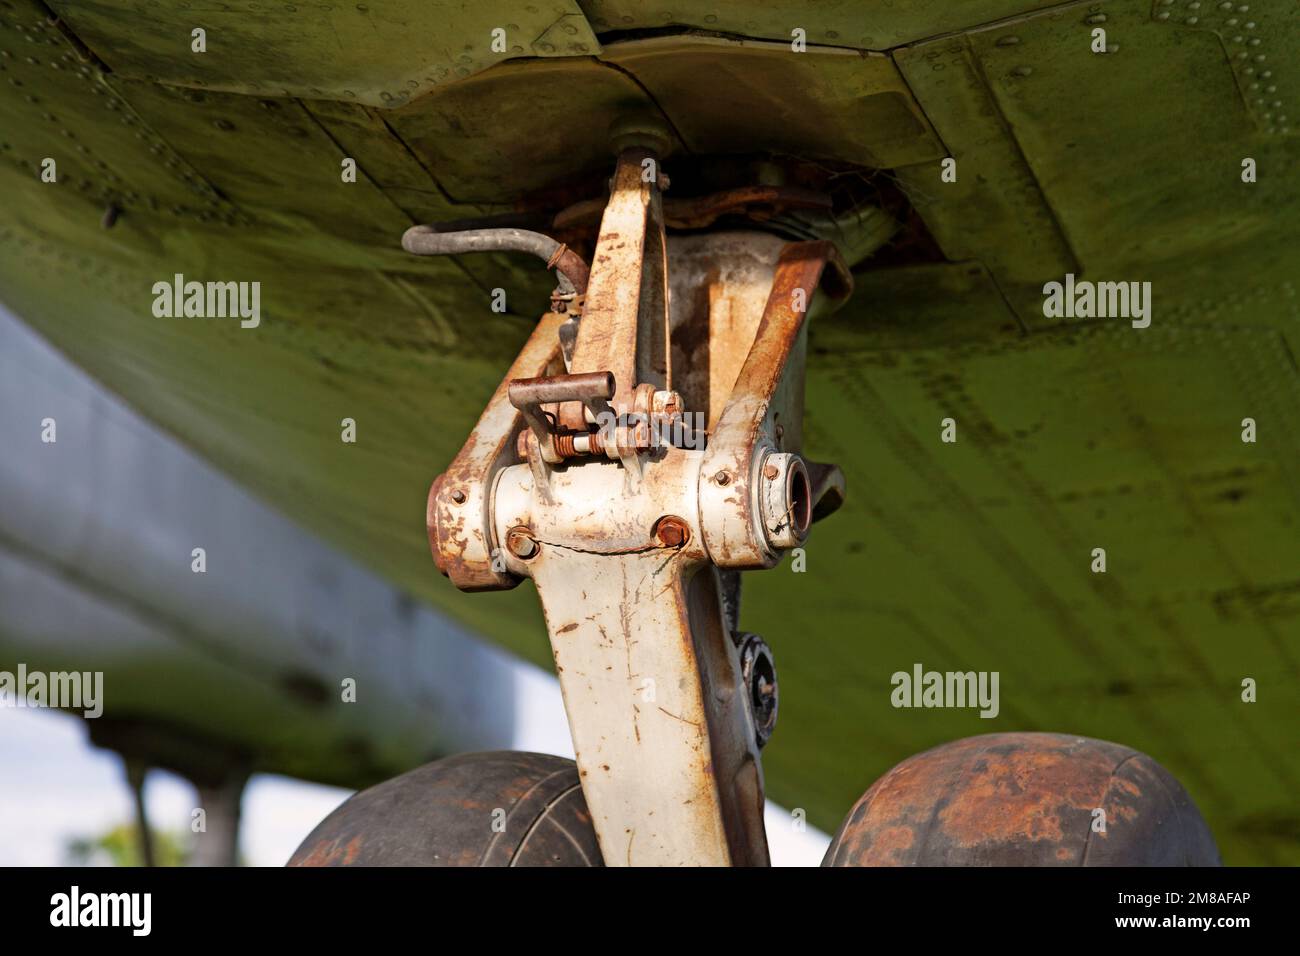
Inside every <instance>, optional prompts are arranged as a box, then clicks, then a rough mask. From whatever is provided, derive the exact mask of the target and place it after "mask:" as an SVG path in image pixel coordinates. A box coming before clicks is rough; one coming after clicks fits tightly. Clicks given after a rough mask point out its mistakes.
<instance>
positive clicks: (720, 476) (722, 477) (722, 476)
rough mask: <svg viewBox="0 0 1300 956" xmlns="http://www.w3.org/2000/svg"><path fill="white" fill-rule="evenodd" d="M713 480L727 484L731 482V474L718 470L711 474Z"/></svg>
mask: <svg viewBox="0 0 1300 956" xmlns="http://www.w3.org/2000/svg"><path fill="white" fill-rule="evenodd" d="M713 480H714V481H716V482H717V483H718V484H720V485H729V484H731V475H729V474H728V473H727V472H725V471H720V472H718V473H717V474H716V475H714V476H713Z"/></svg>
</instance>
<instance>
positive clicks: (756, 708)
mask: <svg viewBox="0 0 1300 956" xmlns="http://www.w3.org/2000/svg"><path fill="white" fill-rule="evenodd" d="M733 639H734V640H736V642H737V644H738V645H739V647H740V680H741V686H742V687H744V688H745V690H746V698H745V702H746V704H747V706H748V707H749V714H750V717H751V718H752V719H753V721H754V739H755V741H756V742H757V744H758V746H759V747H760V748H761V747H764V746H766V745H767V742H768V741H769V740H770V739H772V732H773V731H774V730H776V713H777V704H778V697H777V683H776V663H775V661H774V660H773V659H772V649H771V648H770V647H768V646H767V642H766V641H764V640H763V639H762V638H761V637H759V636H758V635H757V634H736V635H733Z"/></svg>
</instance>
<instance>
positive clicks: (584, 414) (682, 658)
mask: <svg viewBox="0 0 1300 956" xmlns="http://www.w3.org/2000/svg"><path fill="white" fill-rule="evenodd" d="M635 132H636V131H635V130H634V131H633V133H632V134H629V135H625V136H623V137H621V146H622V151H621V153H620V154H619V158H618V163H617V167H616V170H615V173H614V177H613V179H612V180H611V183H610V198H609V202H608V204H607V205H606V207H605V211H604V215H603V218H602V220H601V223H600V229H599V239H598V242H597V244H596V247H595V254H594V257H593V262H592V266H591V268H590V270H588V269H587V267H586V263H584V262H582V261H581V260H580V259H578V258H577V257H576V256H575V255H574V254H573V252H572V251H571V250H568V249H567V248H566V247H564V246H562V245H560V244H558V243H555V242H554V240H550V239H548V238H547V237H545V236H540V235H539V234H535V233H528V234H526V235H523V236H522V238H521V236H520V235H514V234H513V233H518V232H520V231H519V230H513V231H511V230H481V232H484V233H486V232H491V233H492V236H490V237H487V238H484V237H483V236H478V237H474V239H473V241H470V239H469V238H466V237H460V238H457V234H455V233H452V234H445V233H438V232H437V231H436V230H434V229H432V228H431V227H416V228H415V229H414V230H412V232H411V233H408V237H407V240H406V241H405V242H404V244H405V245H406V247H407V249H408V250H409V251H412V252H416V253H420V254H440V253H445V252H457V251H473V249H475V248H478V247H480V246H482V247H484V248H487V247H491V248H520V249H526V250H527V251H531V252H534V253H536V254H538V255H541V256H544V257H545V258H546V259H547V262H548V265H550V266H552V267H555V268H557V269H558V270H559V271H560V272H561V282H560V288H559V289H557V292H556V295H555V296H554V297H553V299H552V310H551V311H550V312H548V313H547V314H546V315H544V316H543V317H542V318H541V320H540V321H539V322H538V324H537V327H536V328H535V330H534V331H533V333H532V335H531V337H530V338H529V339H528V341H527V342H526V343H525V345H524V347H523V349H522V350H521V352H520V353H519V356H518V358H516V360H515V362H514V364H513V365H512V366H511V368H510V370H509V372H508V373H507V375H506V377H505V379H504V380H503V381H502V383H501V385H500V387H499V388H498V389H497V391H496V393H495V394H494V395H493V397H492V399H491V400H490V401H489V403H488V405H487V407H486V409H485V410H484V412H483V414H482V416H481V417H480V418H479V421H478V424H477V426H476V427H475V429H474V432H473V434H472V435H471V436H470V438H469V440H468V441H467V442H466V444H465V446H464V447H463V448H462V449H461V451H460V453H459V454H458V455H457V456H456V458H455V459H454V460H453V461H452V463H451V465H450V466H449V467H448V469H447V471H446V472H445V473H444V474H442V475H440V476H438V478H437V479H436V480H435V481H434V483H433V486H432V488H431V490H430V493H429V500H428V513H427V525H428V533H429V542H430V545H431V547H432V550H433V554H434V558H435V561H436V563H437V566H438V568H439V570H440V571H441V572H442V573H443V574H444V575H446V576H447V577H449V578H450V579H451V580H452V582H453V583H454V584H456V585H457V586H458V587H459V588H461V589H462V590H466V591H478V590H497V589H506V588H512V587H514V586H516V585H517V584H518V583H519V582H520V581H521V580H523V578H525V577H529V578H532V580H533V583H534V584H535V585H536V587H537V591H538V595H539V597H540V598H541V601H542V605H543V610H544V612H545V617H546V624H547V630H548V632H549V635H550V641H551V648H552V651H553V655H554V658H555V664H556V672H557V674H558V677H559V681H560V686H561V689H562V691H563V694H564V703H565V708H566V711H567V713H568V718H569V726H570V731H571V733H572V737H573V743H574V749H575V752H576V754H577V763H576V767H574V766H573V765H570V764H568V762H567V761H564V762H558V758H542V757H539V756H538V755H529V754H514V755H511V754H490V755H472V756H470V757H462V758H451V759H450V760H444V761H440V762H438V763H435V764H432V765H430V766H428V767H425V768H422V769H420V770H417V771H413V772H412V773H410V774H406V775H404V776H403V777H399V778H397V779H396V780H394V781H390V782H389V783H386V784H382V785H381V786H379V787H376V788H374V789H372V790H370V791H366V792H365V793H363V794H360V795H358V796H357V797H354V798H353V799H352V800H350V801H349V802H348V803H347V804H345V805H344V806H343V807H342V808H340V810H338V811H336V813H335V814H334V815H332V816H331V817H330V818H329V819H327V820H326V821H325V822H324V823H322V824H321V826H320V827H318V828H317V830H316V832H315V833H313V834H312V836H311V837H310V838H309V839H308V840H307V842H306V843H304V845H303V847H302V848H301V849H300V850H299V851H298V853H297V854H296V855H295V857H294V862H295V863H296V864H300V865H313V864H335V863H343V864H347V863H366V862H370V863H403V862H435V863H446V862H463V863H470V864H479V865H519V864H521V863H524V862H539V863H554V864H570V863H571V864H576V865H592V864H593V863H595V862H597V861H599V860H601V859H603V861H604V863H605V864H606V865H611V866H614V865H627V866H632V865H715V866H727V865H759V866H761V865H766V864H767V863H768V862H769V860H768V850H767V841H766V834H765V833H764V829H763V817H762V814H763V805H764V797H763V775H762V769H761V764H760V761H759V751H760V749H761V747H762V746H763V744H765V743H766V741H767V739H768V737H769V736H770V735H771V733H772V730H773V727H774V725H775V722H776V713H777V706H776V704H777V680H776V672H775V668H774V666H773V656H772V654H771V651H770V650H769V649H768V647H767V645H766V643H765V642H764V641H763V640H762V639H761V638H759V637H758V636H757V635H753V634H744V633H739V632H738V625H737V603H738V600H739V575H738V572H740V571H745V570H759V569H764V568H771V567H773V566H774V565H775V564H777V563H778V562H779V561H780V560H781V558H782V556H783V555H784V553H785V552H786V551H788V550H790V549H792V548H796V547H800V546H802V544H803V543H804V541H805V540H806V538H807V537H808V534H809V531H810V526H811V525H812V523H813V522H815V521H817V520H820V519H821V518H823V517H825V516H827V515H829V514H830V513H832V512H833V511H834V510H835V509H836V508H837V507H838V506H839V505H840V503H841V502H842V501H843V498H844V478H843V475H842V474H841V473H840V471H839V469H838V468H837V467H835V466H834V465H827V464H819V463H817V462H813V461H809V460H807V459H805V458H804V457H803V455H802V422H803V376H804V355H805V348H806V321H805V320H806V319H807V317H808V314H809V312H810V311H811V310H815V309H816V308H819V307H822V306H825V305H834V304H835V303H837V302H838V301H841V300H843V299H844V298H846V297H847V295H848V294H849V291H850V289H851V285H852V279H851V276H850V274H849V272H848V269H847V268H846V266H845V265H844V263H843V261H842V260H841V259H840V256H839V254H838V253H837V252H836V249H835V247H834V246H833V245H832V244H831V243H830V242H826V241H804V242H793V243H787V242H785V241H783V240H782V239H780V238H778V237H776V236H774V235H771V234H768V233H763V232H721V233H706V234H699V233H697V234H693V235H687V236H680V237H679V236H672V237H670V236H668V235H667V234H666V232H665V225H664V216H663V208H662V203H661V198H660V187H661V185H663V184H665V183H666V177H663V176H662V175H661V174H660V173H659V170H658V164H659V154H658V152H657V145H659V144H660V141H661V140H662V139H663V137H658V138H657V137H654V136H643V137H641V138H639V139H638V137H637V136H636V135H635ZM508 233H509V234H508ZM484 243H487V245H486V246H484V245H483V244H484ZM503 243H504V244H505V245H503ZM511 243H516V245H510V244H511ZM561 764H564V766H561ZM516 765H518V766H516ZM919 781H930V784H924V785H923V784H921V783H919ZM931 784H933V785H931ZM940 784H942V786H940ZM1013 784H1014V786H1013ZM579 786H580V789H578V788H579ZM566 787H567V788H568V789H563V791H562V796H555V794H556V793H560V789H557V788H561V789H562V788H566ZM1017 787H1019V788H1020V789H1019V790H1017V789H1016V788H1017ZM1132 788H1136V791H1134V790H1133V789H1132ZM545 794H550V795H551V801H550V802H545V801H542V796H543V795H545ZM1180 795H1181V796H1180ZM539 801H542V802H540V803H539ZM999 807H1001V808H1002V809H1001V811H999V809H998V808H999ZM1094 808H1101V809H1102V810H1103V812H1105V813H1108V814H1110V818H1109V821H1108V825H1109V827H1110V829H1109V830H1108V831H1107V832H1106V833H1102V834H1092V831H1091V830H1090V829H1089V827H1090V826H1091V821H1092V820H1093V817H1092V816H1091V810H1092V809H1094ZM1189 808H1190V803H1189V802H1188V801H1187V800H1186V795H1185V794H1184V793H1182V790H1181V788H1180V787H1178V785H1177V783H1176V782H1174V781H1173V780H1172V778H1171V777H1169V776H1168V774H1165V773H1164V772H1163V770H1161V769H1160V768H1159V767H1158V765H1156V764H1154V762H1152V761H1150V760H1149V758H1145V757H1143V756H1142V755H1139V754H1136V753H1135V752H1133V751H1128V750H1125V749H1124V748H1119V747H1117V746H1116V745H1113V744H1103V743H1100V742H1097V741H1085V740H1083V739H1081V738H1057V737H1055V736H1053V735H1005V739H994V738H975V739H974V740H972V741H958V742H957V743H956V744H952V745H949V746H948V747H946V748H938V749H936V750H934V751H930V752H929V753H927V754H923V755H921V756H919V757H916V758H913V759H912V760H911V761H907V762H905V763H904V764H902V765H900V766H899V767H898V768H895V770H894V771H891V773H890V774H888V775H886V777H884V778H882V780H881V781H880V782H879V783H877V784H876V786H875V787H873V788H872V790H870V791H868V794H867V796H866V797H864V799H863V801H862V802H860V803H859V805H858V806H857V807H856V808H855V809H854V811H853V813H852V814H851V815H850V817H849V819H848V820H847V821H846V822H845V825H844V827H842V828H841V831H840V834H839V835H838V836H837V838H836V841H835V843H834V844H833V845H832V847H831V850H830V852H829V853H828V855H827V860H826V863H827V865H834V866H855V865H889V864H909V863H923V864H964V863H969V864H976V865H978V864H996V863H1020V864H1030V863H1032V864H1039V863H1047V864H1051V863H1056V864H1061V863H1067V862H1079V861H1080V860H1082V861H1083V862H1093V863H1099V862H1127V861H1137V860H1139V859H1147V858H1151V859H1162V860H1163V859H1173V858H1175V857H1177V855H1178V854H1177V851H1176V850H1175V849H1169V848H1170V847H1176V846H1178V845H1182V846H1183V847H1184V849H1185V851H1186V852H1185V853H1184V855H1183V857H1181V858H1185V859H1186V860H1188V861H1203V860H1207V859H1209V858H1210V854H1212V851H1213V844H1212V842H1210V843H1208V844H1207V843H1206V841H1207V840H1208V833H1207V832H1206V833H1203V832H1202V831H1203V829H1204V828H1203V824H1201V825H1200V828H1199V829H1198V828H1197V826H1196V825H1194V824H1195V823H1196V821H1199V817H1194V816H1193V815H1194V812H1195V811H1194V808H1190V809H1189ZM496 811H500V813H502V814H504V817H505V820H506V826H507V830H506V831H505V832H506V833H509V834H510V835H509V836H504V835H502V834H495V835H494V834H493V833H492V831H491V829H490V823H491V819H492V814H493V813H495V812H496ZM588 811H589V815H588ZM1171 813H1172V814H1174V816H1175V817H1176V818H1177V820H1178V821H1181V822H1179V823H1178V824H1177V825H1176V826H1175V825H1174V824H1173V822H1172V821H1173V819H1174V818H1171V817H1170V814H1171ZM930 819H935V820H937V821H939V824H938V826H937V827H936V829H935V831H934V832H933V833H930V832H929V831H927V830H926V828H925V822H926V821H927V820H930ZM1134 821H1140V825H1137V826H1134ZM1129 827H1132V829H1131V830H1130V831H1128V832H1126V834H1125V835H1123V836H1121V835H1120V834H1119V832H1118V831H1120V830H1121V829H1124V828H1129ZM521 833H523V834H527V835H526V836H524V837H523V838H521V837H520V834H521ZM1133 833H1136V834H1137V836H1133V835H1132V834H1133ZM548 834H549V836H548ZM1090 834H1092V835H1090ZM552 837H553V839H551V838H552ZM1126 841H1127V842H1126ZM1161 841H1163V843H1162V842H1161ZM1179 841H1181V844H1180V843H1179ZM1144 843H1145V844H1150V845H1151V847H1153V848H1154V847H1156V845H1157V844H1159V846H1160V847H1164V849H1152V850H1151V852H1150V853H1147V854H1146V855H1145V856H1144V855H1143V852H1139V851H1141V850H1142V846H1143V845H1144ZM597 844H598V847H599V850H598V851H597V849H596V847H597ZM1207 846H1208V849H1207ZM1117 847H1119V848H1123V847H1128V849H1116V848H1117ZM1170 854H1173V855H1172V856H1171V855H1170Z"/></svg>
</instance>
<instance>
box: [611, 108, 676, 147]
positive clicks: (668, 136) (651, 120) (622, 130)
mask: <svg viewBox="0 0 1300 956" xmlns="http://www.w3.org/2000/svg"><path fill="white" fill-rule="evenodd" d="M609 145H610V149H611V150H613V152H614V155H616V156H617V155H619V154H620V153H622V152H623V151H624V150H626V149H638V148H639V149H645V150H648V151H650V152H652V153H654V154H655V155H656V156H667V155H668V154H669V153H670V152H672V149H673V146H674V145H675V144H674V142H673V134H672V130H670V129H669V128H668V124H667V123H665V122H664V121H663V120H662V119H660V118H659V117H658V116H655V115H653V114H650V113H635V114H630V115H626V116H620V117H619V118H618V119H616V120H614V122H613V123H611V124H610V127H609Z"/></svg>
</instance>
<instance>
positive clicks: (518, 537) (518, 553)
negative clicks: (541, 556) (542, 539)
mask: <svg viewBox="0 0 1300 956" xmlns="http://www.w3.org/2000/svg"><path fill="white" fill-rule="evenodd" d="M506 548H507V549H508V550H509V551H510V553H511V554H513V555H514V556H515V557H516V558H518V559H519V560H521V561H527V560H528V559H529V558H531V557H533V556H534V555H536V554H537V552H538V545H537V539H536V538H534V537H533V533H532V532H531V531H529V530H528V529H527V528H525V527H523V526H522V525H519V526H516V527H514V528H511V529H510V530H509V531H507V532H506Z"/></svg>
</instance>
